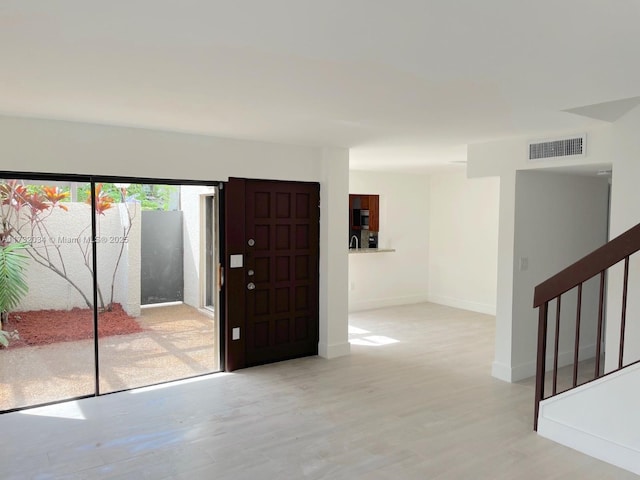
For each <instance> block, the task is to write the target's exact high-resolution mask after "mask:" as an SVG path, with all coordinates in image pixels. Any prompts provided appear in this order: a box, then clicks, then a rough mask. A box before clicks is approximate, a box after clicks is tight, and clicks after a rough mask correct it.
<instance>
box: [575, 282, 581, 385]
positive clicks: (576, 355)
mask: <svg viewBox="0 0 640 480" xmlns="http://www.w3.org/2000/svg"><path fill="white" fill-rule="evenodd" d="M577 303H578V305H577V308H576V341H575V346H574V350H573V386H574V387H576V386H577V385H578V356H579V354H580V314H581V311H582V283H581V284H580V285H578V302H577Z"/></svg>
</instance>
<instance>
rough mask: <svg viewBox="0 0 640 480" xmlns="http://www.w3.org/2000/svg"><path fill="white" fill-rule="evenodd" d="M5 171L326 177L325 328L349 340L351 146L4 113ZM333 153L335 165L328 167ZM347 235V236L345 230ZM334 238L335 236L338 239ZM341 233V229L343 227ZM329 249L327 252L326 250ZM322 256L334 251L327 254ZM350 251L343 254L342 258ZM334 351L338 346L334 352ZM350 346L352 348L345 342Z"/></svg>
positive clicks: (0, 125)
mask: <svg viewBox="0 0 640 480" xmlns="http://www.w3.org/2000/svg"><path fill="white" fill-rule="evenodd" d="M0 159H2V163H1V165H0V169H1V170H5V171H15V172H41V173H53V174H61V173H70V174H96V175H117V176H129V177H138V178H158V179H162V178H169V179H178V180H181V179H187V180H189V179H191V180H202V181H224V180H227V179H228V178H229V177H244V178H261V179H275V180H294V181H312V182H320V184H321V193H320V194H321V196H324V198H325V200H326V199H327V197H328V196H334V197H335V198H336V200H329V201H328V202H327V203H325V204H323V205H324V207H325V208H323V209H322V214H321V219H322V220H321V222H322V224H321V229H322V230H323V231H324V232H325V233H324V234H322V233H321V240H320V252H321V258H322V260H321V261H323V262H324V267H323V268H324V270H322V271H323V272H324V275H325V276H324V277H323V278H322V279H321V284H320V302H321V305H320V307H321V311H322V312H323V314H321V317H320V330H321V331H324V332H325V333H327V332H328V334H330V335H331V338H330V341H331V343H332V344H340V345H347V347H348V335H347V328H348V317H347V295H348V292H347V289H346V288H343V286H344V285H343V284H344V283H346V273H347V272H346V268H347V267H346V265H347V260H346V255H347V253H346V238H345V240H344V242H345V243H344V244H342V243H341V245H344V247H345V248H344V249H343V250H342V254H341V253H340V252H338V251H337V243H338V242H337V239H338V235H339V234H338V233H336V232H343V231H344V229H345V228H346V225H347V217H346V214H347V209H346V208H344V207H342V206H341V208H338V207H337V203H336V202H342V201H343V200H344V202H345V203H344V205H346V199H347V198H348V197H347V195H348V175H349V174H348V163H349V152H348V150H346V149H339V148H334V149H330V151H327V150H326V149H322V148H314V147H302V146H293V145H282V144H275V143H267V142H257V141H245V140H233V139H225V138H219V137H213V136H207V135H191V134H185V133H176V132H167V131H159V130H147V129H142V128H129V127H117V126H107V125H96V124H89V123H82V122H68V121H59V120H44V119H32V118H23V117H11V116H0ZM328 159H330V160H331V164H332V168H325V166H326V164H327V161H328ZM345 236H346V235H345ZM334 237H335V238H334ZM340 237H341V233H340ZM323 252H324V253H323ZM323 255H327V256H326V257H323ZM343 257H344V258H343ZM334 353H335V352H334ZM342 353H348V348H347V349H345V348H343V349H342Z"/></svg>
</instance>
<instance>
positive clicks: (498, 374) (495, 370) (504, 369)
mask: <svg viewBox="0 0 640 480" xmlns="http://www.w3.org/2000/svg"><path fill="white" fill-rule="evenodd" d="M491 375H492V376H493V377H495V378H497V379H499V380H503V381H505V382H510V383H511V382H512V379H511V367H510V366H509V365H506V364H504V363H500V362H495V361H494V362H493V363H492V364H491Z"/></svg>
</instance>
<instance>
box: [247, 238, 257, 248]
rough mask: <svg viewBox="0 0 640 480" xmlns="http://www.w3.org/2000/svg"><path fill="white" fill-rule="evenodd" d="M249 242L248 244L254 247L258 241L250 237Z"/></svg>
mask: <svg viewBox="0 0 640 480" xmlns="http://www.w3.org/2000/svg"><path fill="white" fill-rule="evenodd" d="M247 244H248V245H249V246H250V247H253V246H254V245H255V244H256V241H255V240H254V239H253V238H250V239H249V241H248V242H247Z"/></svg>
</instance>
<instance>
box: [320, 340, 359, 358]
mask: <svg viewBox="0 0 640 480" xmlns="http://www.w3.org/2000/svg"><path fill="white" fill-rule="evenodd" d="M350 353H351V344H350V343H349V342H345V343H336V344H334V345H327V344H326V343H319V344H318V355H320V356H321V357H323V358H327V359H331V358H337V357H344V356H345V355H349V354H350Z"/></svg>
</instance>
